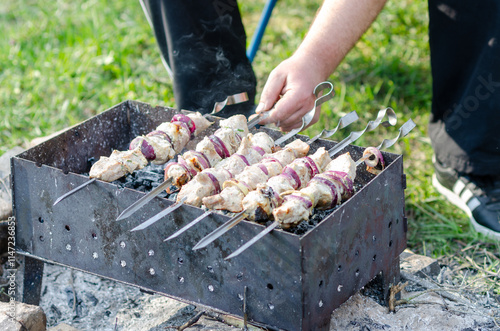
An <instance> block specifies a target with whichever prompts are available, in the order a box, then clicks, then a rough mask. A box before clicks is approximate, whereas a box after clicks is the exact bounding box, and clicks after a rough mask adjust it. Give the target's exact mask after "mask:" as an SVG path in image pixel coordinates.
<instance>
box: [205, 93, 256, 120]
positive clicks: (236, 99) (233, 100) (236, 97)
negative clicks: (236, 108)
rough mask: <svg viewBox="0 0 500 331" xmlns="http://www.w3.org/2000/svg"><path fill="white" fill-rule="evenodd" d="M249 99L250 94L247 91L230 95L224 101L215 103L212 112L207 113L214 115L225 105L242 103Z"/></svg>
mask: <svg viewBox="0 0 500 331" xmlns="http://www.w3.org/2000/svg"><path fill="white" fill-rule="evenodd" d="M245 101H248V94H247V92H241V93H237V94H233V95H229V96H228V97H227V98H226V99H224V100H222V101H218V102H216V103H215V104H214V109H213V110H212V112H211V113H207V114H206V115H214V114H217V113H218V112H220V111H221V110H222V109H224V107H226V106H230V105H235V104H237V103H242V102H245Z"/></svg>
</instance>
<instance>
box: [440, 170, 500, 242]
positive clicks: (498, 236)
mask: <svg viewBox="0 0 500 331" xmlns="http://www.w3.org/2000/svg"><path fill="white" fill-rule="evenodd" d="M432 186H434V187H435V188H436V190H437V191H438V192H439V193H441V194H442V195H444V196H445V197H446V199H447V200H448V201H449V202H451V203H452V204H454V205H455V206H457V207H458V208H460V209H462V210H463V211H464V212H465V213H466V214H467V216H469V219H470V222H471V223H472V226H473V227H474V229H475V230H476V231H477V232H479V233H482V234H484V235H485V236H487V237H488V238H491V239H495V240H498V241H500V233H498V232H496V231H493V230H490V229H488V228H487V227H485V226H483V225H481V224H479V223H478V222H477V221H476V220H475V219H474V217H473V216H472V212H471V211H470V209H469V207H467V204H466V203H465V202H464V201H463V200H462V199H460V197H459V196H458V195H457V194H455V192H453V191H452V190H450V189H448V188H446V187H444V186H443V185H441V183H440V182H439V181H438V179H437V177H436V175H435V174H433V175H432Z"/></svg>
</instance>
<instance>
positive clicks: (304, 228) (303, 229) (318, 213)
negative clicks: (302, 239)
mask: <svg viewBox="0 0 500 331" xmlns="http://www.w3.org/2000/svg"><path fill="white" fill-rule="evenodd" d="M337 208H339V206H335V207H334V208H331V209H326V210H320V209H314V210H313V213H312V216H311V217H310V218H309V220H308V221H307V222H300V223H299V225H297V226H295V227H292V228H289V229H285V231H286V232H290V233H293V234H296V235H303V234H305V233H307V232H308V231H309V230H311V229H312V228H314V227H315V226H316V225H318V223H319V222H321V221H322V220H324V219H325V218H326V217H327V216H328V215H330V214H331V213H333V211H334V210H335V209H337Z"/></svg>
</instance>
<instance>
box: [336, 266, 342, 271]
mask: <svg viewBox="0 0 500 331" xmlns="http://www.w3.org/2000/svg"><path fill="white" fill-rule="evenodd" d="M341 270H342V266H341V265H340V264H339V266H338V267H337V271H338V272H340V271H341Z"/></svg>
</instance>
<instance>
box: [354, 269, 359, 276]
mask: <svg viewBox="0 0 500 331" xmlns="http://www.w3.org/2000/svg"><path fill="white" fill-rule="evenodd" d="M355 275H356V277H358V276H359V269H356V273H355Z"/></svg>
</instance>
